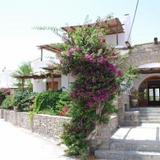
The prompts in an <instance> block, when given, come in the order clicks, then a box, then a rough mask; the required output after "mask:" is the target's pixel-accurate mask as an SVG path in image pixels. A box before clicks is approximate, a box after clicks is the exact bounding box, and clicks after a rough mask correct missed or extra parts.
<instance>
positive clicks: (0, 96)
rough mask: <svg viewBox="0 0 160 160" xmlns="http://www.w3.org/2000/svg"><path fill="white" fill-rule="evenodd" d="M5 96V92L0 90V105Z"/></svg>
mask: <svg viewBox="0 0 160 160" xmlns="http://www.w3.org/2000/svg"><path fill="white" fill-rule="evenodd" d="M5 98H6V96H5V94H4V93H2V92H0V105H1V104H2V102H3V101H4V99H5Z"/></svg>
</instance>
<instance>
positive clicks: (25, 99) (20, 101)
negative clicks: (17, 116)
mask: <svg viewBox="0 0 160 160" xmlns="http://www.w3.org/2000/svg"><path fill="white" fill-rule="evenodd" d="M35 95H36V93H33V92H30V91H28V90H26V91H18V92H16V93H15V95H14V106H16V107H17V109H18V111H30V110H31V106H32V104H33V103H34V99H35Z"/></svg>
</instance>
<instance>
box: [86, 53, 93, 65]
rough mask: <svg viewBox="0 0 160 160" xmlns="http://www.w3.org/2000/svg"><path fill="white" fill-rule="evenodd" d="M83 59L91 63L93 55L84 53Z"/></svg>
mask: <svg viewBox="0 0 160 160" xmlns="http://www.w3.org/2000/svg"><path fill="white" fill-rule="evenodd" d="M85 60H86V61H88V62H91V63H93V62H94V56H93V54H86V55H85Z"/></svg>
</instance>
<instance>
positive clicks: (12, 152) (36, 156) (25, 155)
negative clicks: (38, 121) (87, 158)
mask: <svg viewBox="0 0 160 160" xmlns="http://www.w3.org/2000/svg"><path fill="white" fill-rule="evenodd" d="M57 144H58V142H57V141H56V140H53V139H47V138H44V137H42V136H39V135H37V134H33V133H32V132H31V131H28V130H25V129H22V128H17V127H15V126H13V125H12V124H10V123H8V122H4V120H2V119H0V160H71V158H68V157H66V156H64V149H65V148H64V146H59V145H57ZM72 160H73V159H72Z"/></svg>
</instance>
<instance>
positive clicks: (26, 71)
mask: <svg viewBox="0 0 160 160" xmlns="http://www.w3.org/2000/svg"><path fill="white" fill-rule="evenodd" d="M32 73H33V70H32V67H31V63H30V62H26V63H23V64H22V65H20V66H19V67H18V69H17V70H16V71H15V72H14V73H13V77H14V78H16V79H17V82H16V83H15V86H17V87H18V88H19V89H22V90H23V89H24V87H26V88H28V89H29V90H32V83H31V80H30V79H25V78H24V77H25V76H29V75H31V74H32Z"/></svg>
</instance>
